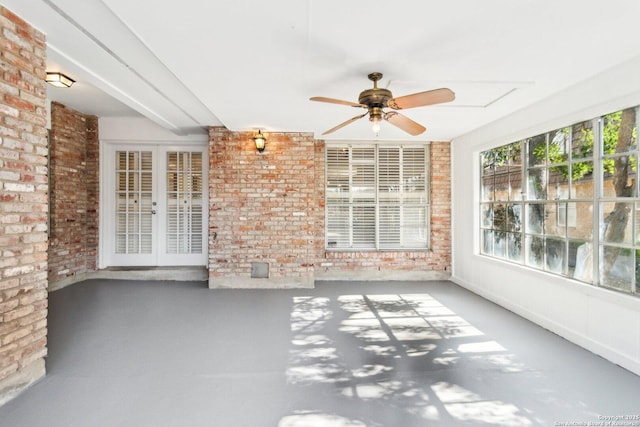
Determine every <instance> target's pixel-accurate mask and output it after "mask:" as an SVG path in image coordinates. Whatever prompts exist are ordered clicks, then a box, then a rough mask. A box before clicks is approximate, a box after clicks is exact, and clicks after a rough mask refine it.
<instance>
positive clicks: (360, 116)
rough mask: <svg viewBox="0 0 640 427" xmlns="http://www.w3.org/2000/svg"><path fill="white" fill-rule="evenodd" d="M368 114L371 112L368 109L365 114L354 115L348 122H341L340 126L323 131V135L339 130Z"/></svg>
mask: <svg viewBox="0 0 640 427" xmlns="http://www.w3.org/2000/svg"><path fill="white" fill-rule="evenodd" d="M367 114H369V112H368V111H367V112H366V113H364V114H361V115H359V116H355V117H352V118H350V119H349V120H347V121H346V122H344V123H340V124H339V125H338V126H336V127H333V128H331V129H329V130H328V131H326V132H323V133H322V134H323V135H328V134H330V133H332V132H335V131H337V130H338V129H340V128H343V127H345V126H346V125H348V124H351V123H353V122H355V121H356V120H358V119H361V118H363V117H364V116H366V115H367Z"/></svg>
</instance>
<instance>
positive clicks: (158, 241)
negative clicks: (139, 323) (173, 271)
mask: <svg viewBox="0 0 640 427" xmlns="http://www.w3.org/2000/svg"><path fill="white" fill-rule="evenodd" d="M206 154H207V151H206V147H203V146H182V145H181V146H163V145H141V144H135V145H134V144H131V145H129V144H109V143H105V144H104V155H103V165H104V169H103V182H104V185H103V186H102V188H103V189H104V192H103V198H102V200H103V206H104V208H103V209H102V212H101V214H102V218H103V221H102V224H103V225H104V227H103V230H102V239H103V240H102V241H103V242H104V245H103V246H102V247H103V258H102V263H101V265H102V266H103V267H110V266H168V265H206V263H207V206H208V203H207V188H208V186H207V182H208V180H207V156H206Z"/></svg>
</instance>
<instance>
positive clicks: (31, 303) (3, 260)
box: [0, 6, 48, 404]
mask: <svg viewBox="0 0 640 427" xmlns="http://www.w3.org/2000/svg"><path fill="white" fill-rule="evenodd" d="M0 46H1V47H2V48H1V49H0V404H2V403H4V402H5V401H7V400H8V399H10V398H12V397H13V396H15V395H16V394H17V393H18V392H19V391H21V390H22V389H24V388H25V387H27V386H28V385H29V384H31V383H32V382H33V381H35V380H37V379H38V378H40V377H42V376H44V374H45V366H44V356H45V355H46V354H47V348H46V341H47V319H46V317H47V301H48V299H47V191H48V184H47V130H46V124H47V117H46V87H45V82H44V78H45V66H46V64H45V60H46V53H45V52H46V50H45V49H46V44H45V36H44V34H42V33H40V32H39V31H37V30H35V29H34V28H32V27H31V26H29V25H28V24H27V23H26V22H24V21H23V20H22V19H20V18H19V17H17V16H16V15H14V14H13V13H11V12H10V11H9V10H7V9H5V8H4V7H2V6H0Z"/></svg>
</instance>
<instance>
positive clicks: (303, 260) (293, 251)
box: [209, 127, 317, 287]
mask: <svg viewBox="0 0 640 427" xmlns="http://www.w3.org/2000/svg"><path fill="white" fill-rule="evenodd" d="M209 135H210V142H209V198H210V199H209V200H210V203H209V208H210V209H209V236H210V237H209V238H210V245H209V284H210V286H212V287H227V286H229V287H261V286H268V287H274V286H275V287H288V286H312V285H313V272H314V259H315V240H316V235H315V227H314V221H315V219H314V218H315V210H316V207H317V203H316V201H317V200H316V198H317V194H316V185H315V182H314V176H315V161H314V140H313V135H312V134H306V133H286V134H285V133H268V134H267V138H268V142H267V146H266V150H265V151H264V152H263V153H258V152H257V151H256V149H255V145H253V141H252V139H251V137H252V136H253V133H247V132H231V131H228V130H226V129H225V128H221V127H214V128H211V129H210V131H209ZM212 233H216V235H217V238H216V239H215V240H213V239H212ZM252 262H267V263H269V266H270V268H269V272H270V277H269V280H266V279H251V263H252Z"/></svg>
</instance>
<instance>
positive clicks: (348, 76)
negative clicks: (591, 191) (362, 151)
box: [2, 0, 640, 141]
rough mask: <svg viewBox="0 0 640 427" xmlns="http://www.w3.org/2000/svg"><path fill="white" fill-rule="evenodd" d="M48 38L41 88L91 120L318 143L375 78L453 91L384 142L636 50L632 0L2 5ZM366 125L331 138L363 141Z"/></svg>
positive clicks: (580, 74)
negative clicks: (281, 135) (219, 128)
mask: <svg viewBox="0 0 640 427" xmlns="http://www.w3.org/2000/svg"><path fill="white" fill-rule="evenodd" d="M2 3H3V4H4V5H5V6H6V7H7V8H9V9H10V10H12V11H13V12H14V13H16V14H18V15H19V16H21V17H22V18H24V19H25V20H26V21H28V22H29V23H30V24H31V25H33V26H35V27H36V28H38V29H40V30H41V31H42V32H44V33H45V34H46V35H47V42H48V52H47V54H48V64H47V66H48V69H49V70H51V71H63V72H65V73H66V74H68V75H69V76H70V77H72V78H74V79H75V80H76V81H77V83H76V84H75V85H74V86H73V87H72V88H70V89H54V88H49V97H50V98H51V99H53V100H58V101H60V102H63V103H64V104H66V105H68V106H70V107H73V108H77V109H78V110H80V111H82V112H85V113H88V114H95V115H98V116H111V117H113V116H127V115H143V116H146V117H148V118H150V119H151V120H153V121H154V122H156V123H158V124H160V125H162V126H164V127H165V128H167V129H169V130H171V131H173V132H176V133H178V134H184V133H191V132H194V131H196V130H200V131H201V128H202V127H205V126H210V125H224V126H226V127H227V128H229V129H231V130H238V131H242V130H251V129H257V128H261V129H264V130H266V131H289V132H298V131H299V132H308V131H313V132H315V133H316V136H317V137H320V134H321V133H322V132H323V131H325V130H327V129H329V128H332V127H333V126H335V125H337V124H339V123H341V122H343V121H345V120H347V119H349V118H351V117H353V116H355V115H357V114H359V113H361V112H362V110H360V109H354V108H352V107H348V106H342V105H334V104H323V103H317V102H311V101H309V98H310V97H312V96H325V97H331V98H338V99H344V100H348V101H354V102H357V98H358V94H359V93H360V92H361V91H362V90H364V89H367V88H370V87H371V82H370V81H369V80H367V74H369V73H371V72H373V71H379V72H382V73H383V74H384V78H383V80H382V82H381V83H380V84H379V85H380V86H382V87H388V88H389V89H390V90H392V91H393V94H394V95H395V96H401V95H406V94H410V93H414V92H421V91H425V90H430V89H435V88H439V87H449V88H451V89H452V90H453V91H454V92H455V93H456V100H455V101H453V102H451V103H448V104H442V105H436V106H429V107H421V108H415V109H410V110H403V111H402V112H403V114H405V115H407V116H408V117H410V118H411V119H413V120H415V121H417V122H419V123H421V124H423V125H424V126H426V127H427V131H426V132H425V133H423V134H422V135H419V136H417V137H410V136H409V135H407V134H405V133H403V132H402V131H400V130H399V129H397V128H394V127H393V126H391V125H390V124H389V123H384V124H383V126H382V130H381V131H380V134H379V136H378V139H380V140H418V141H425V140H451V139H454V138H456V137H458V136H461V135H463V134H466V133H468V132H470V131H472V130H474V129H477V128H479V127H481V126H482V125H484V124H487V123H489V122H492V121H495V120H497V119H499V118H500V117H503V116H505V115H507V114H509V113H511V112H513V111H516V110H519V109H522V108H524V107H526V106H528V105H531V104H533V103H535V102H536V101H539V100H541V99H543V98H545V97H548V96H550V95H552V94H554V93H557V92H560V91H562V90H564V89H566V88H568V87H569V86H571V85H573V84H575V83H578V82H580V81H583V80H585V79H587V78H589V77H592V76H594V75H596V74H598V73H600V72H602V71H604V70H606V69H609V68H611V67H614V66H616V65H618V64H621V63H623V62H625V61H627V60H629V59H631V58H634V57H636V56H638V55H640V31H638V24H637V22H638V17H639V16H640V1H637V0H608V1H607V2H602V1H600V0H564V1H557V0H483V1H479V0H447V1H442V0H439V1H434V0H398V1H395V2H391V1H380V0H367V1H363V0H315V1H314V0H270V1H257V0H215V1H214V0H212V1H203V0H182V1H180V2H176V3H173V2H166V1H158V0H135V1H132V0H82V1H79V0H2ZM373 137H374V135H373V133H372V131H371V128H370V124H369V123H368V121H367V120H366V119H363V120H360V121H358V122H356V123H354V124H351V125H349V126H346V127H344V128H342V129H340V130H339V131H337V132H335V133H334V134H331V135H329V136H328V137H327V139H353V140H362V139H371V138H373Z"/></svg>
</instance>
